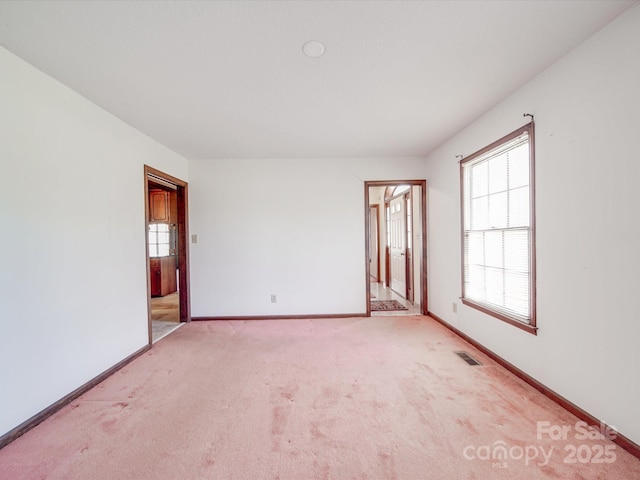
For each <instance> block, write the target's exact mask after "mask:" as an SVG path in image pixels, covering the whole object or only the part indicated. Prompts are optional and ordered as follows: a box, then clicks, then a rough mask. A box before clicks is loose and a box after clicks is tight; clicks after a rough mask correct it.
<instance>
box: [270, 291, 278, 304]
mask: <svg viewBox="0 0 640 480" xmlns="http://www.w3.org/2000/svg"><path fill="white" fill-rule="evenodd" d="M271 303H278V297H277V296H276V294H275V293H272V294H271Z"/></svg>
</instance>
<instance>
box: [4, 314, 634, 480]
mask: <svg viewBox="0 0 640 480" xmlns="http://www.w3.org/2000/svg"><path fill="white" fill-rule="evenodd" d="M460 350H464V351H467V352H469V353H470V354H471V355H472V356H473V357H475V358H476V359H478V360H480V362H482V364H483V365H482V366H469V365H467V364H466V363H465V362H464V361H463V360H462V359H460V358H459V357H457V356H456V355H455V354H454V353H453V352H454V351H460ZM537 422H547V423H544V424H543V425H544V429H539V430H540V431H538V429H537ZM576 422H578V420H577V419H576V418H575V417H573V416H572V415H571V414H569V413H568V412H566V411H565V410H563V409H562V408H560V407H559V406H557V405H556V404H555V403H553V402H551V401H550V400H549V399H547V398H546V397H544V396H543V395H541V394H540V393H538V392H537V391H535V390H534V389H532V388H531V387H529V386H528V385H526V384H524V383H523V382H522V381H520V380H519V379H517V378H516V377H514V376H513V375H511V374H510V373H508V372H506V371H505V370H503V369H502V368H501V367H499V366H498V365H496V364H495V363H493V362H492V361H491V360H490V359H488V358H487V357H485V356H484V355H482V354H481V353H480V352H478V351H476V350H474V349H473V348H472V347H471V346H469V345H468V344H466V343H465V342H463V341H462V340H460V339H459V338H458V337H456V336H454V335H453V334H452V333H450V332H448V331H447V330H446V329H445V328H443V327H442V326H440V325H439V324H437V323H436V322H434V321H433V320H431V319H428V318H426V317H417V316H398V317H372V318H354V319H326V320H282V321H277V320H273V321H271V320H269V321H267V320H263V321H253V322H247V321H233V322H222V321H220V322H198V323H191V324H188V325H185V326H184V327H182V328H180V329H178V330H177V331H176V332H175V333H173V334H171V335H170V336H168V337H166V338H165V339H163V340H162V341H160V342H158V343H157V344H156V345H155V346H154V347H153V349H152V350H151V351H150V352H148V353H146V354H144V355H143V356H141V357H139V358H138V359H136V360H135V361H134V362H132V363H131V364H129V365H128V366H126V367H125V368H124V369H122V370H120V371H119V372H117V373H116V374H115V375H113V376H112V377H110V378H109V379H107V380H106V381H104V382H103V383H101V384H100V385H98V386H97V387H95V388H94V389H92V390H91V391H89V392H87V393H86V394H85V395H83V396H82V397H80V398H79V399H77V400H76V401H74V402H72V403H71V404H70V405H68V406H67V407H65V408H63V409H62V410H60V411H59V412H58V413H57V414H55V415H53V416H52V417H50V418H49V419H48V420H46V421H45V422H43V423H42V424H40V425H39V426H38V427H36V428H34V429H33V430H31V431H29V432H28V433H26V434H25V435H24V436H22V437H20V438H19V439H17V440H16V441H15V442H13V443H11V444H9V445H8V446H6V447H5V448H4V449H2V450H0V478H2V479H12V480H19V479H29V480H33V479H83V480H84V479H86V480H93V479H96V480H97V479H105V480H106V479H109V480H112V479H171V480H175V479H251V480H260V479H280V480H285V479H291V480H305V479H309V480H311V479H354V480H355V479H370V480H373V479H398V480H414V479H415V480H418V479H456V480H458V479H547V478H549V479H586V480H589V479H626V480H631V479H640V461H639V460H638V459H636V458H635V457H633V456H632V455H630V454H629V453H627V452H626V451H624V450H622V449H621V448H620V447H617V446H616V445H615V444H613V443H612V442H610V441H609V440H602V439H588V440H582V439H576V438H575V437H576V435H580V432H581V431H582V430H581V428H580V425H576ZM561 427H565V431H567V438H566V439H564V440H563V439H556V440H554V439H553V438H551V435H550V434H552V433H555V432H556V431H559V429H560V428H561ZM538 433H540V435H538ZM570 445H573V447H570ZM572 448H573V449H574V450H575V452H574V453H572ZM572 461H573V462H574V463H570V462H572ZM568 462H569V463H568Z"/></svg>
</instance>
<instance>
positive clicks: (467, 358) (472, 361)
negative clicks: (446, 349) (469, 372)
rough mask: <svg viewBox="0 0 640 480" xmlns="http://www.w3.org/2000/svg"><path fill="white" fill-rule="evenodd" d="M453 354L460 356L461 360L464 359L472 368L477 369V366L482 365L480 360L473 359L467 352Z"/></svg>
mask: <svg viewBox="0 0 640 480" xmlns="http://www.w3.org/2000/svg"><path fill="white" fill-rule="evenodd" d="M453 353H455V354H456V355H458V356H459V357H460V358H461V359H463V360H464V361H465V362H467V363H468V364H469V365H471V366H472V367H475V366H476V365H482V364H481V363H480V362H479V361H478V360H476V359H475V358H473V357H472V356H471V355H469V354H468V353H467V352H453Z"/></svg>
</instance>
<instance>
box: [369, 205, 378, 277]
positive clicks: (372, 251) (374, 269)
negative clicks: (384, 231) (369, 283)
mask: <svg viewBox="0 0 640 480" xmlns="http://www.w3.org/2000/svg"><path fill="white" fill-rule="evenodd" d="M378 210H379V208H378V205H372V206H371V207H369V219H370V220H369V272H370V274H371V278H372V280H374V281H376V282H379V281H380V262H379V260H380V253H379V249H380V242H379V240H378V231H379V227H378V216H379V214H378Z"/></svg>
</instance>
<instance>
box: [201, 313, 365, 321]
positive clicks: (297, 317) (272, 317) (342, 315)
mask: <svg viewBox="0 0 640 480" xmlns="http://www.w3.org/2000/svg"><path fill="white" fill-rule="evenodd" d="M366 316H367V314H366V313H327V314H324V315H317V314H313V315H237V316H229V317H224V316H212V317H191V321H192V322H207V321H211V320H312V319H314V318H353V317H366Z"/></svg>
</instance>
